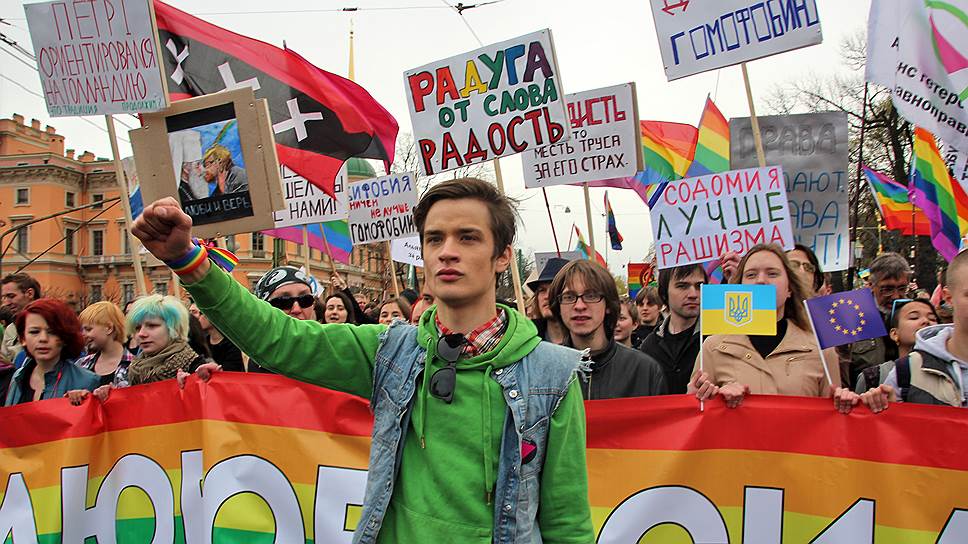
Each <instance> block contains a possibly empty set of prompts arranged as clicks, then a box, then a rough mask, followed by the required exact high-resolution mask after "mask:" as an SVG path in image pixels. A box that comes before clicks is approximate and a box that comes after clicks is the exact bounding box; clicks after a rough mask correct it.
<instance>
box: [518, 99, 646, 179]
mask: <svg viewBox="0 0 968 544" xmlns="http://www.w3.org/2000/svg"><path fill="white" fill-rule="evenodd" d="M565 99H566V100H567V102H568V117H569V118H570V123H571V131H572V139H571V140H569V141H567V142H559V143H557V144H553V145H546V146H543V147H536V148H534V149H532V150H530V151H525V152H524V153H523V154H522V155H521V164H522V166H523V167H524V186H525V187H529V188H537V187H547V186H549V185H564V184H568V183H583V182H586V181H598V180H602V179H612V178H623V177H631V176H634V175H635V173H636V172H638V171H640V170H642V142H641V138H640V137H639V119H638V114H637V113H636V112H637V105H636V99H635V84H634V83H625V84H623V85H615V86H613V87H605V88H604V89H595V90H593V91H585V92H583V93H575V94H569V95H568V96H566V97H565Z"/></svg>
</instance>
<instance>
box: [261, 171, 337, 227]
mask: <svg viewBox="0 0 968 544" xmlns="http://www.w3.org/2000/svg"><path fill="white" fill-rule="evenodd" d="M280 174H281V176H282V189H283V196H284V197H285V199H286V206H285V208H283V209H281V210H278V211H275V212H272V218H273V220H274V221H275V227H274V228H277V229H280V228H283V227H293V226H296V225H309V224H312V223H325V222H327V221H335V220H336V219H345V218H346V212H347V207H346V183H347V179H346V164H345V163H344V164H343V168H340V170H339V173H338V174H336V182H335V191H336V198H335V199H334V198H333V197H331V196H329V195H328V194H326V193H324V192H323V190H322V189H320V188H319V187H316V186H315V185H313V184H312V183H309V180H307V179H306V178H304V177H302V176H300V175H299V174H297V173H295V172H293V171H292V170H290V169H289V168H288V167H286V166H285V165H282V166H281V168H280Z"/></svg>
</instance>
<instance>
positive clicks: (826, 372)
mask: <svg viewBox="0 0 968 544" xmlns="http://www.w3.org/2000/svg"><path fill="white" fill-rule="evenodd" d="M803 307H804V308H806V309H807V319H809V320H810V323H811V324H813V314H811V313H810V305H809V304H807V301H806V300H804V301H803ZM810 330H811V331H812V332H813V340H814V341H815V342H816V343H817V349H818V350H819V351H820V364H822V365H823V374H824V376H826V377H827V385H829V386H830V389H831V391H833V388H834V381H833V380H832V379H831V378H830V369H829V368H827V358H826V357H824V355H823V345H822V344H821V343H820V337H819V336H817V328H816V327H810ZM841 385H843V384H841Z"/></svg>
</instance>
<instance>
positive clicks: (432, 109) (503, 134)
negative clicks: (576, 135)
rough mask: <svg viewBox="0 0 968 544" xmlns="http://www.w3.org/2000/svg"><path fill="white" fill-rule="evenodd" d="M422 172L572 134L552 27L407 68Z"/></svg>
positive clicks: (552, 141) (501, 154)
mask: <svg viewBox="0 0 968 544" xmlns="http://www.w3.org/2000/svg"><path fill="white" fill-rule="evenodd" d="M404 79H405V83H406V93H407V104H408V105H409V107H410V120H411V123H412V124H413V136H414V139H415V140H416V142H417V151H418V152H419V154H420V165H421V169H422V170H423V173H424V174H425V175H428V176H429V175H432V174H437V173H440V172H444V171H446V170H452V169H454V168H460V167H462V166H467V165H470V164H477V163H481V162H485V161H489V160H492V159H496V158H499V157H504V156H506V155H514V154H516V153H521V152H522V151H525V150H527V149H531V148H534V147H537V146H542V145H549V144H556V143H558V142H562V141H565V140H567V139H569V138H570V134H569V131H568V128H567V127H568V116H567V114H566V113H565V99H564V95H563V94H562V90H561V80H560V78H559V76H558V62H557V60H556V59H555V48H554V43H553V42H552V39H551V31H550V30H541V31H539V32H534V33H532V34H527V35H525V36H521V37H519V38H514V39H512V40H507V41H504V42H500V43H496V44H491V45H488V46H485V47H482V48H480V49H477V50H475V51H471V52H469V53H464V54H462V55H457V56H454V57H451V58H449V59H444V60H439V61H436V62H432V63H430V64H427V65H425V66H421V67H419V68H414V69H413V70H408V71H407V72H405V73H404Z"/></svg>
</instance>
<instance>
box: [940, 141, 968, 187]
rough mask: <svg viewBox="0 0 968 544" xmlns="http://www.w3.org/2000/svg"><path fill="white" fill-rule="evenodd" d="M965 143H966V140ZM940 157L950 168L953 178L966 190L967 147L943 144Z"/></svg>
mask: <svg viewBox="0 0 968 544" xmlns="http://www.w3.org/2000/svg"><path fill="white" fill-rule="evenodd" d="M965 143H966V144H968V142H965ZM941 157H942V158H943V159H944V163H945V164H946V165H948V168H950V169H951V172H952V174H953V175H954V178H955V180H957V181H958V183H961V186H962V187H963V188H965V191H968V148H964V147H956V146H954V145H951V144H945V145H944V146H943V147H942V148H941Z"/></svg>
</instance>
